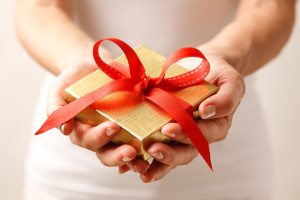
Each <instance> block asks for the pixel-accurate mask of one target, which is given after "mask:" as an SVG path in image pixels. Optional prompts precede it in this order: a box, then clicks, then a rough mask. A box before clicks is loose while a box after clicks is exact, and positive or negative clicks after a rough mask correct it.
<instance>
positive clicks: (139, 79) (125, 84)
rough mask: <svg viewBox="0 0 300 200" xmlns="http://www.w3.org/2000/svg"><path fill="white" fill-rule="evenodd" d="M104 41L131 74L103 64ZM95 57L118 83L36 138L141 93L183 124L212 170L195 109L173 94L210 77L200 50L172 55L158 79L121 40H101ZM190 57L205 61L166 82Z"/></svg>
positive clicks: (82, 101) (79, 103)
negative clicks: (112, 100)
mask: <svg viewBox="0 0 300 200" xmlns="http://www.w3.org/2000/svg"><path fill="white" fill-rule="evenodd" d="M104 40H109V41H111V42H113V43H115V44H117V45H118V46H119V47H120V48H121V49H122V51H123V52H124V54H125V56H126V58H127V61H128V64H129V71H130V73H128V72H126V71H125V70H124V66H123V65H121V64H119V63H116V62H113V63H110V64H111V65H113V66H114V67H112V66H111V65H109V64H106V63H105V62H103V60H102V59H101V58H100V56H99V52H98V50H99V46H100V44H101V43H102V42H103V41H104ZM93 55H94V59H95V61H96V63H97V65H98V66H99V68H100V69H101V70H102V71H103V72H105V73H106V74H107V75H108V76H110V77H111V78H112V79H114V81H112V82H110V83H108V84H106V85H104V86H102V87H100V88H98V89H96V90H94V91H92V92H90V93H88V94H86V95H84V96H82V97H81V98H79V99H77V100H75V101H73V102H71V103H69V104H67V105H65V106H64V107H62V108H60V109H58V110H56V111H54V112H53V113H52V114H51V115H50V116H49V118H48V119H47V120H46V122H45V123H44V124H43V125H42V127H41V128H40V129H39V130H38V131H37V132H36V133H35V134H36V135H38V134H41V133H43V132H45V131H48V130H50V129H52V128H55V127H58V126H60V125H61V124H63V123H65V122H66V121H68V120H70V119H71V118H73V117H75V116H76V115H77V114H78V113H79V112H81V111H82V110H83V109H85V108H86V107H88V106H91V107H93V108H95V109H97V104H96V103H95V101H97V100H99V99H101V98H103V97H105V96H106V95H109V94H111V93H114V92H119V91H127V92H137V93H139V94H141V95H142V96H144V97H145V98H146V99H148V100H150V101H151V102H153V103H154V104H156V105H157V106H159V107H160V108H162V109H163V110H164V111H165V112H166V113H167V114H168V115H170V116H171V117H172V119H173V120H175V121H176V122H177V123H179V124H180V126H181V128H182V130H183V131H184V132H185V133H186V134H187V136H188V137H189V138H190V140H191V141H192V143H193V144H194V146H195V147H196V148H197V150H198V152H199V153H200V154H201V156H202V157H203V159H204V160H205V162H206V163H207V164H208V166H209V167H210V168H211V169H212V164H211V159H210V150H209V144H208V142H207V141H206V139H205V137H204V136H203V134H202V132H201V131H200V130H199V128H198V126H197V124H196V123H195V121H194V119H193V118H192V117H191V116H192V111H193V108H192V106H191V105H190V104H188V103H187V102H185V101H183V100H182V99H180V98H179V97H177V96H175V95H173V94H172V93H170V91H174V90H178V89H181V88H185V87H188V86H192V85H195V84H198V83H200V82H201V81H202V80H203V79H204V78H205V77H206V76H207V74H208V72H209V68H210V67H209V63H208V61H207V59H206V58H205V56H204V55H203V54H202V53H201V52H200V51H199V50H198V49H196V48H191V47H187V48H182V49H179V50H177V51H175V52H174V53H172V54H171V55H170V56H169V58H168V59H167V60H166V62H165V64H164V66H163V70H162V72H161V74H160V76H159V77H158V78H151V77H149V76H147V75H146V74H145V69H144V67H143V64H142V63H141V61H140V59H139V58H138V56H137V55H136V53H135V52H134V50H133V49H132V48H131V47H130V46H129V45H128V44H126V43H125V42H123V41H121V40H119V39H116V38H107V39H103V40H99V41H98V42H96V43H95V45H94V49H93ZM187 57H198V58H202V62H201V64H200V65H199V66H198V67H197V68H195V69H194V70H191V71H188V72H186V73H184V74H181V75H178V76H175V77H171V78H165V73H166V71H167V70H168V68H169V67H170V66H171V65H172V64H174V63H176V62H177V61H179V60H181V59H183V58H187Z"/></svg>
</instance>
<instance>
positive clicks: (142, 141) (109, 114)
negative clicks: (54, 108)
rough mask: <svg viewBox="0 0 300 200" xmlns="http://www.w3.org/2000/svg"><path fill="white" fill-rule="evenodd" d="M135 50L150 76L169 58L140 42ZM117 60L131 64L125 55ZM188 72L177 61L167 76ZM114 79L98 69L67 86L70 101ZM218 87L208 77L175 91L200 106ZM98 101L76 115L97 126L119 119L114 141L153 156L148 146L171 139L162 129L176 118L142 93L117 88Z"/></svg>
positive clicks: (144, 154)
mask: <svg viewBox="0 0 300 200" xmlns="http://www.w3.org/2000/svg"><path fill="white" fill-rule="evenodd" d="M134 50H135V52H136V53H137V55H138V57H139V58H140V60H141V62H142V63H143V65H144V67H145V70H146V74H147V75H149V76H150V77H158V76H159V75H160V73H161V71H162V66H163V64H164V62H165V60H166V59H165V58H164V57H163V56H162V55H160V54H158V53H157V52H155V51H153V50H152V49H149V48H147V47H145V46H138V47H136V48H135V49H134ZM115 61H117V62H119V63H121V64H123V65H128V64H127V60H126V57H125V56H124V55H122V56H120V57H119V58H117V59H116V60H115ZM184 72H186V70H185V69H183V68H182V67H180V66H178V65H175V66H172V67H170V69H169V70H168V72H167V77H170V76H175V75H179V74H182V73H184ZM111 81H112V79H111V78H110V77H108V76H107V75H106V74H105V73H104V72H102V71H101V70H96V71H95V72H93V73H91V74H89V75H88V76H86V77H84V78H83V79H81V80H79V81H78V82H76V83H74V84H73V85H71V86H70V87H68V88H66V90H65V92H66V93H65V94H66V95H65V99H66V101H67V102H71V101H73V100H74V99H76V98H79V97H81V96H83V95H85V94H87V93H89V92H91V91H93V90H95V89H97V88H99V87H101V86H103V85H105V84H107V83H109V82H111ZM216 91H217V87H216V86H214V85H213V84H210V83H208V82H205V81H204V82H203V84H200V85H195V86H191V87H188V88H184V89H182V90H180V91H176V92H174V94H175V95H177V96H178V97H180V98H181V99H183V100H185V101H187V102H188V103H190V104H191V105H193V106H194V107H195V108H197V106H198V105H199V104H200V103H201V102H202V101H203V100H204V99H205V98H207V97H209V96H210V95H212V94H214V93H215V92H216ZM98 103H99V105H101V106H100V108H99V109H98V110H94V109H92V108H86V109H85V110H84V111H82V112H81V113H79V114H78V115H77V116H76V118H78V119H80V120H81V121H83V122H84V123H87V124H90V125H93V126H94V125H97V124H99V123H101V122H104V121H107V120H111V121H114V122H116V123H118V124H119V125H120V126H121V127H122V130H121V131H120V132H119V133H118V135H116V136H115V137H114V138H113V140H112V141H113V142H115V143H116V144H125V143H126V144H130V145H132V146H133V147H135V148H136V149H137V151H138V155H139V156H140V157H142V158H144V159H148V158H149V155H148V154H147V153H146V152H145V150H144V149H145V147H147V145H149V144H151V143H153V142H154V141H162V142H167V141H169V139H168V138H166V137H165V136H163V135H162V134H161V133H160V129H161V127H162V126H163V125H165V124H166V123H168V122H170V121H171V120H172V118H170V117H169V116H168V115H167V114H166V113H165V112H164V111H163V110H161V109H160V108H159V107H157V106H156V105H154V104H153V103H152V102H150V101H148V100H145V99H142V98H141V96H139V95H137V94H134V93H129V92H117V93H113V94H110V95H108V96H106V97H104V98H103V99H101V100H99V101H98Z"/></svg>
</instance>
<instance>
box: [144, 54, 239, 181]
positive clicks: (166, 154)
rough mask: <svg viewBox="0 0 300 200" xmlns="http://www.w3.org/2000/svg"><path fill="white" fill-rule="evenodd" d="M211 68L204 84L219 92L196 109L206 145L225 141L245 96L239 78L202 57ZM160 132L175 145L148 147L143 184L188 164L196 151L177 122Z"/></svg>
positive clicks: (220, 61) (212, 56)
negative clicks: (149, 158) (207, 82)
mask: <svg viewBox="0 0 300 200" xmlns="http://www.w3.org/2000/svg"><path fill="white" fill-rule="evenodd" d="M205 55H206V56H207V59H208V61H209V62H210V65H211V71H210V73H209V75H208V77H207V78H206V80H207V81H209V82H211V83H213V84H215V85H216V86H218V87H219V91H218V92H217V93H216V94H215V95H213V96H211V97H209V98H208V99H206V100H204V101H203V102H202V103H201V104H200V105H199V108H198V111H199V115H200V117H201V118H202V120H200V121H198V126H199V128H200V129H201V131H202V132H203V134H204V136H205V137H206V139H207V141H208V142H209V143H213V142H217V141H220V140H223V139H225V138H226V136H227V134H228V130H229V128H230V126H231V121H232V117H233V114H234V112H235V110H236V109H237V107H238V105H239V103H240V101H241V99H242V98H243V96H244V93H245V83H244V80H243V77H242V76H241V75H240V74H239V72H237V71H236V70H235V69H234V68H233V67H232V66H230V65H229V64H228V63H227V62H226V61H225V60H224V59H222V58H221V56H219V55H217V54H205ZM161 132H162V133H163V134H164V135H165V136H167V137H169V138H171V139H173V140H175V141H177V142H179V143H177V144H173V145H167V144H164V143H154V144H152V145H151V146H150V147H149V148H148V150H147V151H148V152H149V154H150V155H151V156H152V157H153V158H154V159H155V160H154V161H153V162H152V163H151V166H150V168H149V169H148V171H147V173H145V174H142V175H141V176H140V178H141V179H142V181H143V182H152V181H157V180H160V179H161V178H163V177H164V176H165V175H166V174H167V173H168V172H169V171H171V170H172V169H174V168H175V167H176V166H178V165H186V164H188V163H190V162H191V161H192V160H193V159H194V158H195V157H196V156H197V155H198V152H197V150H196V148H195V147H194V146H193V144H192V143H191V141H190V140H189V138H188V137H187V136H186V134H185V133H184V132H183V131H182V130H181V127H180V125H179V124H177V123H169V124H166V125H165V126H164V127H163V128H162V129H161Z"/></svg>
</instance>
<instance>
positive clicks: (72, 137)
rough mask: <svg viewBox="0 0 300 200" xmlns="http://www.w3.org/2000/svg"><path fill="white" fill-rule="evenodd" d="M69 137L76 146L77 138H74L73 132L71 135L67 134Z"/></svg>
mask: <svg viewBox="0 0 300 200" xmlns="http://www.w3.org/2000/svg"><path fill="white" fill-rule="evenodd" d="M69 138H70V140H71V142H72V144H74V145H78V146H79V144H78V140H77V138H76V137H75V136H74V135H73V134H71V135H70V136H69Z"/></svg>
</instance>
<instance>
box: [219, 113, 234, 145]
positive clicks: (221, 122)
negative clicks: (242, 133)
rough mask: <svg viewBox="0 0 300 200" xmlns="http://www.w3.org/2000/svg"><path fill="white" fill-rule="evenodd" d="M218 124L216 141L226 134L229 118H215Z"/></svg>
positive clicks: (222, 138)
mask: <svg viewBox="0 0 300 200" xmlns="http://www.w3.org/2000/svg"><path fill="white" fill-rule="evenodd" d="M216 123H217V124H218V126H219V129H220V134H218V137H217V141H221V140H224V139H225V138H226V137H227V135H228V130H229V128H230V126H231V120H230V119H229V118H228V117H223V118H220V119H218V120H216Z"/></svg>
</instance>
